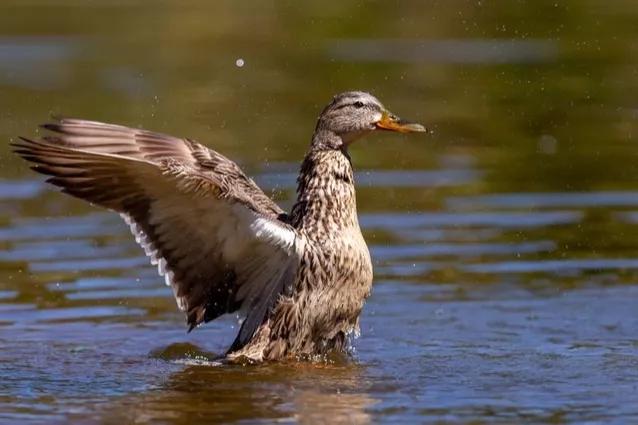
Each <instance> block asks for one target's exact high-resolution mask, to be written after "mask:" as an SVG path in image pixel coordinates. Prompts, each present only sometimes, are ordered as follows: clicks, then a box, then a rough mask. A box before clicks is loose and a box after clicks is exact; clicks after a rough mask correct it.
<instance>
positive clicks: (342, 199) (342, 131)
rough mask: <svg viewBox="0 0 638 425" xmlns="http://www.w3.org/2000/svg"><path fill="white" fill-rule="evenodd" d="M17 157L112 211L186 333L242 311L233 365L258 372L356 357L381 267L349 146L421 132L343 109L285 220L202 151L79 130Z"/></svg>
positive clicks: (69, 127)
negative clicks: (362, 222) (354, 346)
mask: <svg viewBox="0 0 638 425" xmlns="http://www.w3.org/2000/svg"><path fill="white" fill-rule="evenodd" d="M41 127H42V128H43V129H45V130H46V132H45V133H46V134H45V135H44V136H41V137H39V138H27V137H19V138H18V139H16V140H15V141H13V142H12V143H11V144H12V149H13V151H14V152H15V153H16V154H17V155H19V156H20V157H22V158H23V159H25V160H26V161H28V162H29V163H30V164H31V168H32V169H33V170H34V171H36V172H38V173H41V174H44V175H47V176H48V178H47V180H46V181H47V182H48V183H50V184H52V185H54V186H57V187H58V188H60V189H61V191H62V192H63V193H66V194H68V195H71V196H74V197H76V198H80V199H83V200H85V201H88V202H89V203H91V204H94V205H96V206H100V207H103V208H107V209H109V210H112V211H114V212H116V213H118V214H120V216H121V217H122V218H123V219H124V221H125V222H126V223H127V224H128V225H129V227H130V229H131V232H132V233H133V236H134V237H135V240H136V241H137V243H138V244H139V245H140V246H141V247H142V248H143V250H144V252H145V254H146V255H147V256H148V257H149V259H150V262H151V264H154V265H156V266H157V268H158V271H159V274H160V275H161V276H163V277H164V280H165V282H166V284H167V285H168V286H169V287H170V288H171V289H172V292H173V295H174V297H175V300H176V302H177V306H178V308H179V310H181V311H182V312H183V313H184V314H185V316H186V324H187V326H188V332H190V331H192V330H193V329H194V328H196V327H198V326H199V325H201V324H204V323H206V322H209V321H212V320H214V319H216V318H218V317H220V316H222V315H225V314H229V313H235V314H237V315H239V317H240V318H241V326H240V328H239V331H238V333H237V335H236V338H235V339H234V341H233V343H232V344H231V345H230V347H229V348H228V350H227V351H226V354H225V356H224V358H225V359H227V360H228V361H233V362H234V361H236V362H240V361H241V362H251V363H259V362H265V361H279V360H284V359H302V358H316V357H317V356H325V355H326V354H327V353H330V352H333V351H334V352H339V353H341V352H344V353H345V352H347V351H348V347H349V341H350V337H351V336H352V335H354V334H357V333H358V331H359V317H360V314H361V311H362V309H363V306H364V303H365V301H366V299H367V298H368V296H369V295H370V293H371V288H372V280H373V267H372V261H371V257H370V253H369V250H368V247H367V245H366V242H365V240H364V238H363V236H362V233H361V229H360V226H359V220H358V216H357V205H356V196H355V179H354V173H353V167H352V162H351V158H350V155H349V153H348V149H349V147H350V146H351V145H352V143H353V142H355V141H357V140H359V139H361V138H362V137H364V136H366V135H369V134H371V133H374V132H377V131H393V132H399V133H421V132H425V131H426V129H425V128H424V127H423V126H422V125H420V124H417V123H413V122H409V121H405V120H402V119H400V118H399V117H397V116H396V115H394V114H392V113H391V112H389V111H388V110H387V109H386V108H385V107H384V106H383V104H382V103H381V102H380V101H379V100H378V99H377V98H376V97H374V96H373V95H371V94H369V93H366V92H362V91H348V92H344V93H341V94H338V95H336V96H334V97H333V99H332V101H331V102H330V103H329V104H328V105H327V106H326V107H325V108H324V109H323V111H322V112H321V114H320V115H319V118H318V120H317V123H316V127H315V130H314V133H313V135H312V138H311V142H310V147H309V149H308V151H307V154H306V155H305V157H304V159H303V162H302V163H301V168H300V171H299V176H298V178H297V190H296V195H297V197H296V201H295V203H294V205H293V207H292V209H291V211H290V212H285V211H284V210H283V209H282V208H280V207H279V206H278V205H277V204H276V203H275V202H274V201H273V200H272V199H271V198H270V197H269V196H267V195H266V194H265V193H264V192H263V191H262V190H261V189H260V188H259V186H258V185H257V184H256V183H255V182H254V181H253V180H252V179H251V178H249V177H248V176H247V175H246V174H245V173H244V172H243V171H242V170H241V168H240V167H239V166H238V165H237V164H236V163H235V162H233V161H232V160H230V159H228V158H227V157H225V156H223V155H222V154H221V153H219V152H217V151H215V150H213V149H211V148H208V147H206V146H204V145H203V144H200V143H198V142H196V141H194V140H192V139H188V138H178V137H173V136H170V135H166V134H161V133H157V132H153V131H147V130H143V129H138V128H130V127H126V126H122V125H116V124H108V123H103V122H97V121H88V120H83V119H75V118H58V119H55V120H53V122H49V123H47V124H43V125H42V126H41Z"/></svg>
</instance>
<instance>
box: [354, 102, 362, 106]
mask: <svg viewBox="0 0 638 425" xmlns="http://www.w3.org/2000/svg"><path fill="white" fill-rule="evenodd" d="M354 106H355V108H363V102H361V101H356V102H354Z"/></svg>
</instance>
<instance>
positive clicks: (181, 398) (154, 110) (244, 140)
mask: <svg viewBox="0 0 638 425" xmlns="http://www.w3.org/2000/svg"><path fill="white" fill-rule="evenodd" d="M380 11H382V13H381V12H380ZM637 18H638V8H637V7H636V5H635V4H634V2H630V1H628V0H625V1H622V0H617V1H612V2H602V1H600V0H588V1H575V0H574V1H564V2H558V3H557V2H553V1H552V2H549V1H543V0H540V1H534V2H531V1H529V2H527V1H523V2H515V3H507V2H497V3H494V2H479V1H457V2H436V1H427V2H421V1H416V0H415V1H407V2H401V3H387V2H365V3H361V2H355V1H348V0H346V1H343V0H342V1H339V2H332V1H328V2H326V1H321V2H319V1H311V2H308V3H307V4H306V5H305V6H304V8H298V7H296V6H294V5H293V4H292V3H290V4H288V3H285V4H284V3H281V2H272V3H268V2H231V1H224V2H216V3H215V5H212V4H209V3H208V2H199V1H194V2H189V3H188V5H183V4H182V3H178V2H176V1H165V2H160V3H154V4H152V5H151V4H149V3H147V2H142V1H133V0H131V1H119V2H107V1H94V2H90V3H86V4H84V3H77V2H72V1H56V2H50V3H49V2H39V1H29V2H24V1H18V0H15V1H14V0H9V1H5V2H3V3H2V4H1V5H0V24H1V25H0V28H2V29H1V30H0V94H1V97H0V116H1V117H2V119H1V120H0V139H3V140H9V139H10V138H14V137H16V135H32V134H34V132H35V126H36V124H38V123H41V122H42V121H43V120H46V119H47V117H48V116H49V115H50V114H51V113H54V114H61V115H72V116H81V117H86V118H91V119H98V120H106V121H113V122H119V123H124V124H128V125H133V126H144V127H146V128H150V129H155V130H160V131H165V132H169V133H172V134H176V135H184V136H188V137H192V138H194V139H197V140H199V141H202V142H203V143H205V144H207V145H209V146H211V147H214V148H215V149H218V150H219V151H221V152H223V153H224V154H226V155H227V156H229V157H231V158H233V159H235V160H237V161H238V162H239V163H240V164H241V165H242V167H243V168H244V169H245V170H247V171H248V172H249V173H250V174H251V175H253V176H255V178H256V180H257V181H258V182H259V184H260V185H262V187H264V188H265V189H266V190H267V192H268V193H272V194H273V196H275V197H276V199H277V200H278V201H279V202H280V203H281V205H282V206H284V207H285V208H289V207H290V205H291V203H292V201H293V197H294V194H293V192H294V185H295V182H294V179H295V175H296V171H297V167H298V163H299V161H300V159H301V157H302V156H303V154H304V151H305V149H306V147H307V143H308V139H309V136H310V133H311V131H312V128H313V126H314V120H315V119H316V116H317V114H318V113H319V111H320V109H321V107H322V106H323V105H324V104H325V103H326V102H327V101H328V100H329V99H330V96H331V95H332V94H334V93H336V92H339V91H342V90H346V89H364V90H370V91H373V92H374V93H375V94H377V95H378V96H379V97H380V98H381V99H382V100H383V101H384V102H385V104H386V105H387V106H388V107H389V108H390V109H391V110H393V111H394V112H396V113H397V114H399V115H402V116H405V117H406V118H410V119H414V120H417V121H420V122H423V123H424V124H426V125H427V126H428V127H429V128H430V129H431V130H432V133H431V134H429V135H426V136H422V137H421V136H416V137H404V136H400V135H390V134H380V135H374V136H372V137H370V138H368V139H366V140H362V141H360V142H357V143H356V144H355V145H354V146H353V147H352V150H351V154H352V157H353V162H354V164H355V167H356V169H357V183H358V192H357V194H358V204H359V212H360V221H361V225H362V227H363V230H364V235H365V238H366V240H367V242H368V244H369V246H370V250H371V253H372V255H373V258H374V266H375V286H374V291H373V295H372V297H371V298H370V300H369V302H368V303H367V305H366V307H365V309H364V313H363V317H362V322H361V323H362V330H361V336H360V338H358V339H357V340H356V341H355V342H354V355H353V357H352V358H350V359H343V358H341V359H332V360H331V361H330V362H327V363H320V364H312V363H287V364H269V365H260V366H249V367H244V366H228V365H218V364H215V363H214V362H213V359H214V358H215V357H216V356H217V355H218V354H220V353H223V351H224V350H225V348H226V347H227V346H228V344H229V343H230V342H231V341H232V339H233V337H234V333H235V332H237V330H238V325H237V320H236V318H235V317H226V318H223V319H221V320H220V321H216V322H214V323H209V324H207V325H206V326H204V327H201V328H198V329H197V330H196V331H194V332H192V333H190V334H186V328H185V324H184V318H183V317H182V316H181V314H179V313H178V312H177V309H176V306H175V301H174V300H173V298H172V295H171V291H170V289H169V288H167V287H166V286H164V284H163V281H162V279H160V278H158V277H157V276H156V272H155V270H154V267H152V266H150V265H149V264H147V260H146V259H145V258H144V257H143V256H142V253H141V249H140V248H139V247H137V246H136V245H135V243H134V241H133V240H132V237H131V236H130V235H129V232H128V229H127V227H126V226H125V225H124V224H123V223H122V222H121V221H120V219H119V218H118V217H117V216H116V215H114V214H111V213H108V212H105V211H102V210H99V209H96V208H93V207H91V206H88V205H85V204H84V203H81V202H79V201H76V200H73V199H70V198H68V197H65V196H62V195H60V194H57V193H55V192H54V191H52V190H50V189H49V188H47V187H46V186H45V185H44V184H43V183H42V179H40V178H39V177H38V176H36V175H35V174H33V173H31V172H30V171H29V170H28V169H27V167H26V165H25V164H24V163H21V162H20V161H18V160H17V159H16V158H15V157H14V156H12V155H11V154H10V153H9V149H8V146H7V145H6V144H0V423H18V422H19V423H44V422H46V423H81V424H86V423H107V424H110V423H113V424H120V423H131V422H137V423H174V424H190V423H199V422H203V423H229V422H244V423H272V422H275V421H277V422H299V423H349V424H350V423H356V424H365V423H557V424H559V423H560V424H562V423H603V422H604V423H619V424H624V423H632V422H636V421H638V309H636V303H637V300H638V227H637V226H636V224H637V223H638V165H637V164H638V149H636V138H635V134H636V132H637V130H638V127H637V123H638V112H637V111H638V104H637V103H636V99H638V74H636V72H635V70H636V68H637V65H638V64H637V63H636V59H635V58H636V55H635V54H633V53H635V40H636V38H637V37H638V27H636V25H635V22H636V19H637ZM240 61H241V66H240V65H239V63H240Z"/></svg>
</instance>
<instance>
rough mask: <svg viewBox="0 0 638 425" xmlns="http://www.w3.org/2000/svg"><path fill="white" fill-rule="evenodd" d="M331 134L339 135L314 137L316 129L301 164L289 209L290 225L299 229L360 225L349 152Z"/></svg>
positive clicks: (319, 232) (333, 228) (340, 228)
mask: <svg viewBox="0 0 638 425" xmlns="http://www.w3.org/2000/svg"><path fill="white" fill-rule="evenodd" d="M328 136H330V135H328ZM334 138H339V137H338V136H337V135H334V134H332V136H331V137H329V138H328V137H323V138H317V134H316V133H315V137H314V138H313V143H312V145H311V148H310V151H309V152H308V154H306V157H305V158H304V161H303V163H302V164H301V170H300V172H299V177H298V178H297V202H296V203H295V205H294V206H293V209H292V213H291V218H292V220H291V221H292V225H293V226H294V227H296V228H298V229H311V230H312V231H313V233H318V234H322V233H325V232H328V231H335V230H337V231H338V230H344V229H347V228H352V227H357V228H358V226H359V222H358V220H357V205H356V197H355V190H354V175H353V171H352V164H351V162H350V156H349V155H348V152H347V150H346V146H345V144H344V143H343V142H342V141H341V140H335V139H334ZM335 146H338V148H337V149H335V148H334V147H335ZM322 231H323V232H322Z"/></svg>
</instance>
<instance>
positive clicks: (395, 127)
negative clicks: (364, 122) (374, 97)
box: [377, 111, 426, 133]
mask: <svg viewBox="0 0 638 425" xmlns="http://www.w3.org/2000/svg"><path fill="white" fill-rule="evenodd" d="M377 128H379V129H381V130H389V131H398V132H399V133H422V132H425V131H426V129H425V127H423V126H422V125H421V124H417V123H414V122H408V121H405V120H402V119H401V118H399V117H397V116H396V115H394V114H391V113H390V112H387V111H386V112H383V115H382V116H381V119H380V120H379V121H378V122H377Z"/></svg>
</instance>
